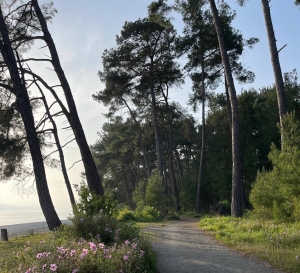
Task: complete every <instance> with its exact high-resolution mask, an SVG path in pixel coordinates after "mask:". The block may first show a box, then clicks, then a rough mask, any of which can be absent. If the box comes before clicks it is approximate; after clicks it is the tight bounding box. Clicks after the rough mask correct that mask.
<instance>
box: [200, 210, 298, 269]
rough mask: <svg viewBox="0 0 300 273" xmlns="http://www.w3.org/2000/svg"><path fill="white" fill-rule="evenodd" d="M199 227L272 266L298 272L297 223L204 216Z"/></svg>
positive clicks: (219, 239)
mask: <svg viewBox="0 0 300 273" xmlns="http://www.w3.org/2000/svg"><path fill="white" fill-rule="evenodd" d="M199 227H200V228H201V229H204V230H206V231H209V233H210V234H211V235H213V236H214V237H215V238H216V239H217V240H218V241H220V242H222V243H224V244H226V245H228V246H231V247H233V248H234V249H236V250H239V251H242V252H243V253H245V254H251V255H253V256H255V257H257V258H260V259H264V260H266V261H268V262H269V263H270V264H271V265H272V266H274V267H276V268H281V269H284V270H288V271H290V272H300V223H276V222H274V221H267V220H266V221H264V220H258V219H251V218H250V217H246V218H232V217H229V216H228V217H211V216H204V217H201V219H200V222H199Z"/></svg>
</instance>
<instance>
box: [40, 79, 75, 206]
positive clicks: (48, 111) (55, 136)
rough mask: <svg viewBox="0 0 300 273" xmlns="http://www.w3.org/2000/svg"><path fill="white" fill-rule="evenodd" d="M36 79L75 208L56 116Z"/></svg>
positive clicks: (72, 204) (73, 204)
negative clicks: (53, 115)
mask: <svg viewBox="0 0 300 273" xmlns="http://www.w3.org/2000/svg"><path fill="white" fill-rule="evenodd" d="M34 81H35V85H36V86H37V88H38V89H39V91H40V93H41V95H42V100H43V102H44V106H45V109H46V113H47V115H48V118H49V120H50V122H51V124H52V127H53V130H52V133H53V136H54V140H55V143H56V147H57V150H58V154H59V159H60V165H61V170H62V173H63V176H64V180H65V184H66V187H67V190H68V194H69V198H70V202H71V206H72V208H73V206H75V197H74V194H73V190H72V186H71V182H70V179H69V176H68V172H67V168H66V163H65V157H64V153H63V149H62V147H61V145H60V141H59V137H58V132H57V126H56V123H55V120H54V118H53V117H52V115H51V113H50V109H49V105H48V103H47V100H46V97H45V95H44V92H43V90H42V89H41V88H40V86H39V85H38V83H37V82H36V80H35V79H34Z"/></svg>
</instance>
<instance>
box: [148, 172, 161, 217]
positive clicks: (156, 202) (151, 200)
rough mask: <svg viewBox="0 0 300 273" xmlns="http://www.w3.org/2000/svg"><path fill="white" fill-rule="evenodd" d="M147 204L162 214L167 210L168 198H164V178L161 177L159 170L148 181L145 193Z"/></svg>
mask: <svg viewBox="0 0 300 273" xmlns="http://www.w3.org/2000/svg"><path fill="white" fill-rule="evenodd" d="M145 204H146V205H148V206H152V207H154V208H155V209H157V210H158V211H161V212H164V210H165V207H166V198H165V196H164V187H163V184H162V177H161V176H160V175H159V171H158V169H155V170H154V171H153V172H152V174H151V177H150V178H149V179H148V183H147V186H146V192H145Z"/></svg>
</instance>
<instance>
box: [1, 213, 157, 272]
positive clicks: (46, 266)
mask: <svg viewBox="0 0 300 273" xmlns="http://www.w3.org/2000/svg"><path fill="white" fill-rule="evenodd" d="M100 216H101V217H100ZM76 217H78V216H75V217H74V219H73V221H74V224H73V225H70V226H64V227H62V228H61V229H60V230H57V231H56V232H52V233H49V234H45V235H44V236H43V240H41V241H39V242H31V241H28V243H27V244H26V245H24V246H22V247H19V248H18V249H16V250H15V251H12V252H10V253H9V254H7V256H6V259H5V260H3V261H2V263H1V264H0V269H1V272H4V273H13V272H20V271H22V272H25V271H26V272H27V273H29V272H37V273H38V272H52V271H54V272H56V271H57V272H62V273H64V272H68V273H70V272H72V273H76V272H95V273H97V272H99V273H100V272H113V273H115V272H116V271H117V272H124V273H126V272H127V273H129V272H130V273H138V272H141V273H142V272H156V265H155V263H156V259H155V256H154V253H153V252H152V250H151V248H150V244H149V243H148V242H147V241H146V240H145V239H143V238H142V237H140V236H139V234H138V230H137V229H136V228H134V227H132V225H131V224H130V223H126V224H125V223H120V222H118V221H115V220H112V219H111V218H110V217H108V216H107V215H105V214H102V213H101V214H99V215H97V217H96V218H95V217H86V218H85V219H77V218H76ZM99 225H100V227H99ZM104 228H106V229H108V230H105V229H104ZM110 230H111V232H110ZM83 231H84V233H82V232H83ZM89 231H90V232H89ZM94 232H101V233H99V234H94ZM107 233H110V234H111V235H112V236H110V237H109V239H108V237H107V235H106V234H107ZM80 234H81V235H83V236H84V237H78V236H80Z"/></svg>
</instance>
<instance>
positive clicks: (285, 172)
mask: <svg viewBox="0 0 300 273" xmlns="http://www.w3.org/2000/svg"><path fill="white" fill-rule="evenodd" d="M283 121H284V128H285V130H284V146H283V147H284V149H283V150H282V151H280V150H279V149H277V148H276V146H275V145H274V144H272V145H271V152H270V153H269V159H270V161H272V164H273V170H272V171H269V172H267V171H265V170H263V171H262V172H260V173H258V175H257V178H256V180H255V183H254V185H253V188H252V191H251V193H250V202H251V203H252V205H253V207H254V212H255V213H256V214H257V215H258V216H262V217H267V218H269V219H275V220H277V221H281V222H284V221H295V220H298V219H299V217H300V212H299V211H300V210H299V209H300V208H299V205H298V204H299V201H300V187H299V184H300V168H299V165H300V149H299V148H300V140H299V139H300V122H299V121H298V120H296V119H295V115H294V114H288V115H286V116H285V118H284V119H283Z"/></svg>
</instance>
